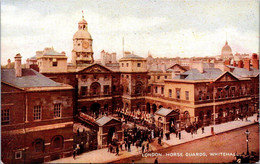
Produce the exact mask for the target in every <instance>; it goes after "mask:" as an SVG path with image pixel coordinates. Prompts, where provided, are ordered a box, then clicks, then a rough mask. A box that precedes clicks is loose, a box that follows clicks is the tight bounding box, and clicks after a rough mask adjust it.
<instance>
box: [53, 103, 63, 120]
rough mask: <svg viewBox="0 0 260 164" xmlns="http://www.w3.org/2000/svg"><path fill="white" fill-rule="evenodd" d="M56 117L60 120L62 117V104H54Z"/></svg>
mask: <svg viewBox="0 0 260 164" xmlns="http://www.w3.org/2000/svg"><path fill="white" fill-rule="evenodd" d="M54 117H55V118H60V117H61V104H60V103H59V104H54Z"/></svg>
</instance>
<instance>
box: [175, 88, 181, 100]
mask: <svg viewBox="0 0 260 164" xmlns="http://www.w3.org/2000/svg"><path fill="white" fill-rule="evenodd" d="M180 92H181V89H179V88H176V98H177V99H180V97H181V93H180Z"/></svg>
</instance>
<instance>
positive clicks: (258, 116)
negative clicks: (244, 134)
mask: <svg viewBox="0 0 260 164" xmlns="http://www.w3.org/2000/svg"><path fill="white" fill-rule="evenodd" d="M258 121H259V113H258V114H257V122H258Z"/></svg>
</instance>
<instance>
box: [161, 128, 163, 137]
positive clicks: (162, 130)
mask: <svg viewBox="0 0 260 164" xmlns="http://www.w3.org/2000/svg"><path fill="white" fill-rule="evenodd" d="M161 137H162V139H163V130H161Z"/></svg>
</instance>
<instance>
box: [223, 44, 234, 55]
mask: <svg viewBox="0 0 260 164" xmlns="http://www.w3.org/2000/svg"><path fill="white" fill-rule="evenodd" d="M223 52H229V53H230V54H232V49H231V47H230V46H229V45H228V42H227V41H226V44H225V45H224V46H223V48H222V50H221V53H222V54H223Z"/></svg>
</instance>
